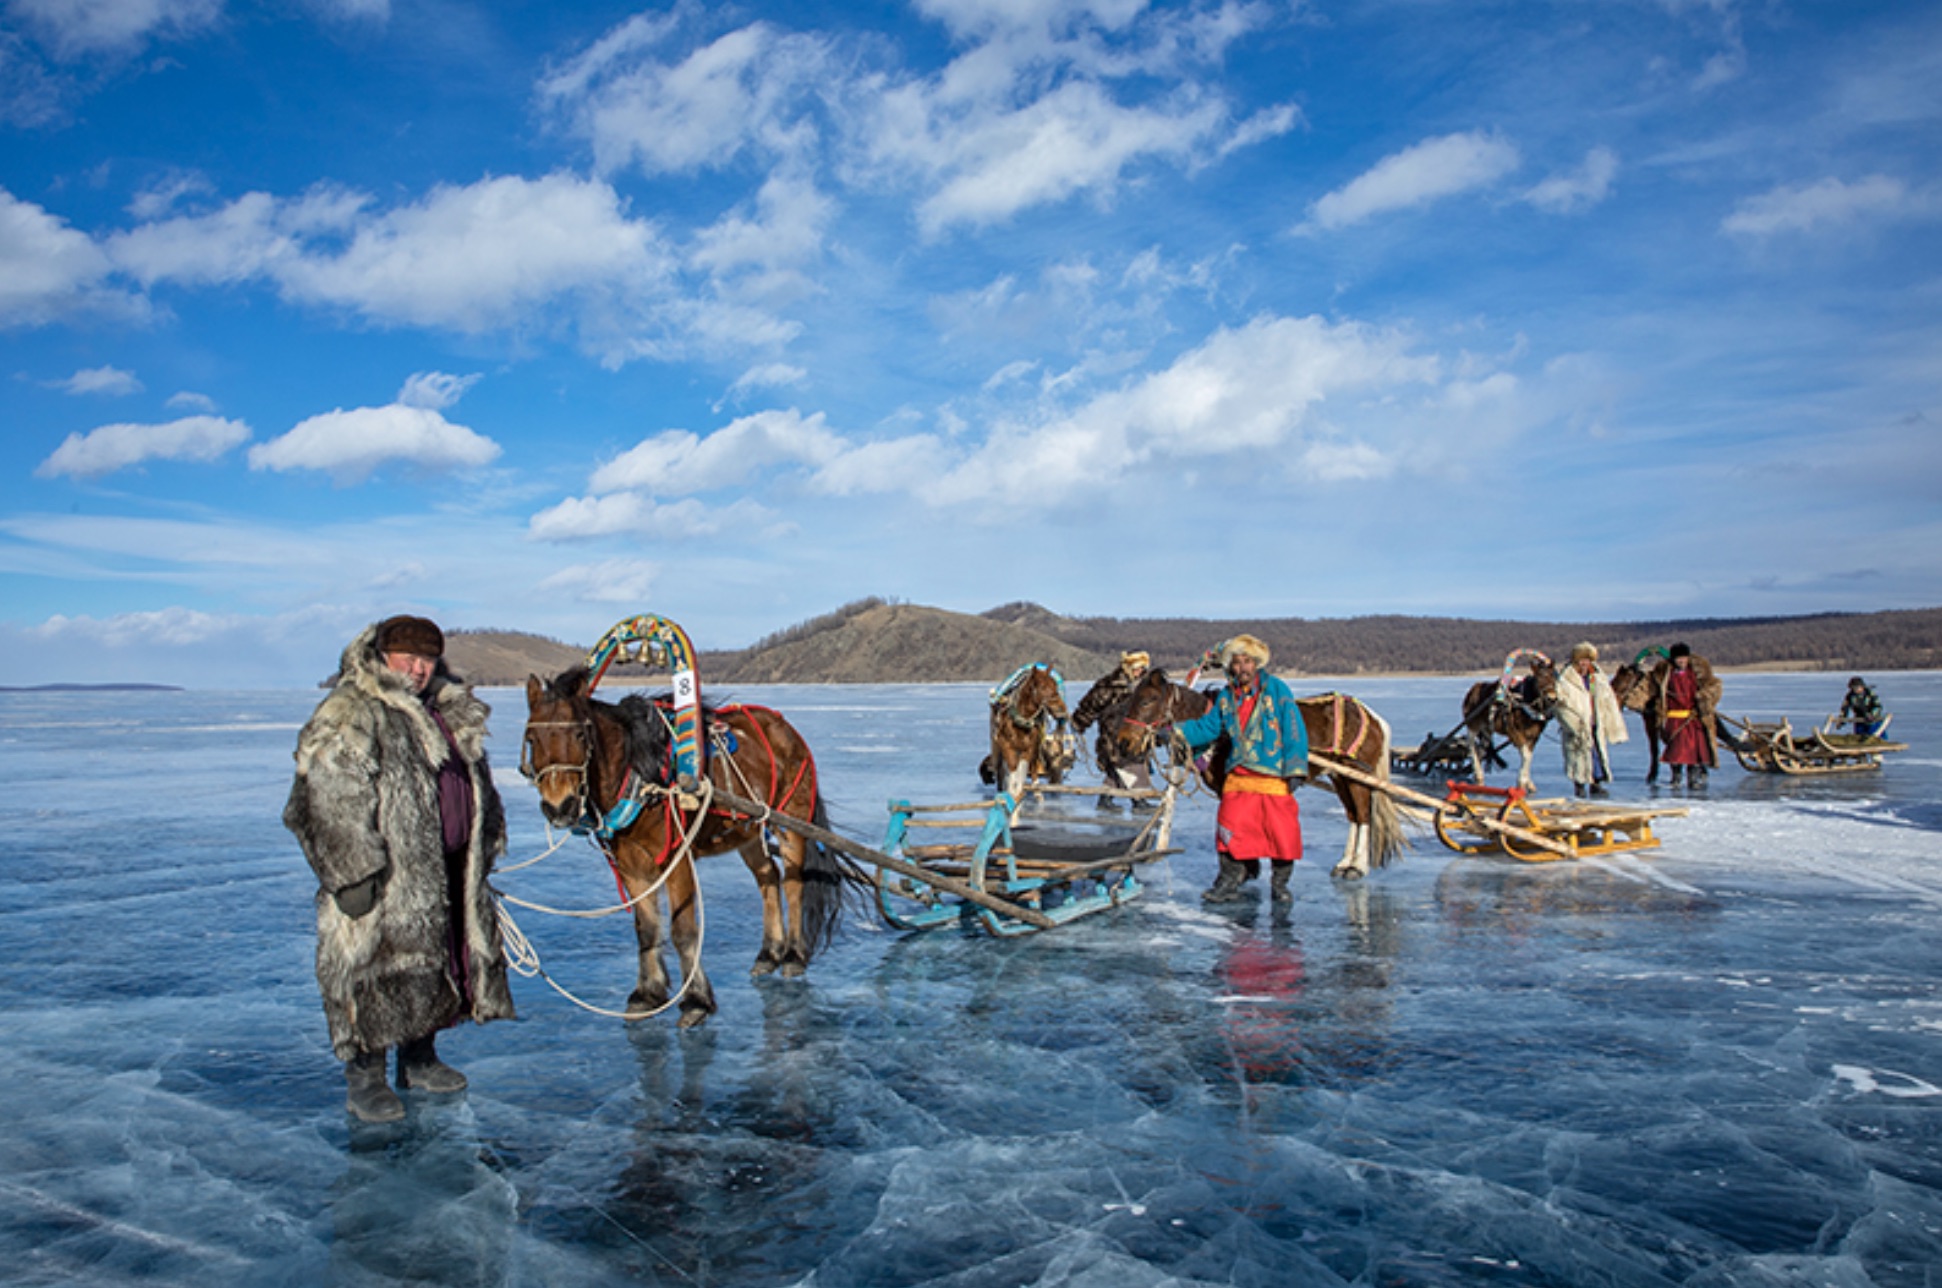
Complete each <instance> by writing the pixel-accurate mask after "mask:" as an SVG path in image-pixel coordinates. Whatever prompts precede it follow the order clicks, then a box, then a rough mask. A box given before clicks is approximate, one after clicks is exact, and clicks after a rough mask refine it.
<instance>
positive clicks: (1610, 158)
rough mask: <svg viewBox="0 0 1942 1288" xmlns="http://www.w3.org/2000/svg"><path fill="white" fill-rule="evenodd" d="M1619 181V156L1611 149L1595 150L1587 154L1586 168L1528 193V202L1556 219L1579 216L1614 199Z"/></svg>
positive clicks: (1541, 183) (1552, 180) (1552, 178)
mask: <svg viewBox="0 0 1942 1288" xmlns="http://www.w3.org/2000/svg"><path fill="white" fill-rule="evenodd" d="M1617 177H1618V154H1617V153H1615V152H1613V151H1612V150H1611V149H1610V148H1593V149H1592V150H1591V151H1589V152H1587V153H1585V161H1584V164H1583V165H1581V166H1579V167H1578V169H1577V170H1575V171H1573V172H1571V173H1568V174H1554V175H1552V176H1551V177H1550V178H1548V179H1545V180H1543V181H1542V182H1540V183H1538V184H1536V185H1534V186H1532V187H1530V188H1528V189H1526V190H1525V192H1524V200H1526V201H1528V202H1530V203H1531V204H1532V205H1533V206H1536V207H1537V208H1538V209H1539V210H1544V211H1549V212H1550V213H1552V214H1554V215H1565V214H1575V213H1576V212H1578V211H1580V210H1588V209H1590V208H1591V207H1593V206H1595V205H1597V204H1598V203H1599V202H1601V201H1603V200H1604V199H1605V198H1606V197H1608V196H1610V195H1611V191H1612V180H1613V179H1615V178H1617Z"/></svg>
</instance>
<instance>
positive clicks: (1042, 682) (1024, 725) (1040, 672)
mask: <svg viewBox="0 0 1942 1288" xmlns="http://www.w3.org/2000/svg"><path fill="white" fill-rule="evenodd" d="M1060 689H1061V686H1060V684H1059V677H1058V674H1057V673H1056V672H1055V671H1053V670H1052V668H1051V667H1049V666H1047V665H1045V664H1044V663H1042V662H1040V663H1034V664H1033V665H1031V666H1027V667H1020V668H1019V669H1018V671H1017V672H1015V673H1014V674H1013V675H1012V677H1011V679H1009V680H1007V681H1006V682H1005V683H1004V684H1003V685H1001V686H1000V687H999V688H998V690H997V691H996V692H995V693H993V694H992V697H991V753H990V754H989V755H988V756H986V757H985V759H984V761H983V762H982V763H980V764H979V766H978V776H979V777H980V778H982V779H983V780H984V781H985V782H987V783H991V784H993V785H994V786H996V787H997V788H998V789H999V790H1000V791H1003V792H1005V793H1007V794H1008V795H1010V796H1011V797H1012V799H1013V800H1016V799H1017V798H1018V795H1019V793H1020V792H1022V791H1024V790H1025V785H1026V784H1027V783H1028V782H1031V781H1032V780H1034V779H1038V780H1042V781H1044V782H1048V783H1053V784H1057V783H1059V782H1061V781H1062V780H1063V779H1064V777H1065V771H1066V770H1067V769H1069V768H1071V767H1072V758H1071V756H1070V755H1069V754H1067V752H1066V750H1065V746H1064V739H1063V738H1062V737H1061V733H1062V731H1063V730H1064V728H1065V722H1066V708H1065V694H1064V693H1062V692H1061V691H1060Z"/></svg>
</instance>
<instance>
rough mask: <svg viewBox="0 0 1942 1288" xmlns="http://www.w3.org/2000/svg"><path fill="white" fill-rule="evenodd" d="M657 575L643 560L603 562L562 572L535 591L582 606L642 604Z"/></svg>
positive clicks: (658, 569)
mask: <svg viewBox="0 0 1942 1288" xmlns="http://www.w3.org/2000/svg"><path fill="white" fill-rule="evenodd" d="M660 575H661V567H660V565H659V564H656V563H651V562H649V561H648V560H645V559H605V560H602V561H601V562H599V563H584V564H572V565H570V566H568V567H565V568H562V569H560V570H559V571H558V572H556V573H554V574H552V575H551V576H549V577H547V578H546V579H545V580H544V581H542V582H540V584H539V585H538V587H537V588H536V589H538V590H541V591H545V592H547V593H549V594H550V593H557V594H562V595H565V596H567V597H569V598H571V599H576V600H578V601H580V602H581V603H584V604H645V603H648V602H649V601H650V600H651V599H652V596H653V591H654V585H655V582H656V581H657V580H658V579H659V577H660Z"/></svg>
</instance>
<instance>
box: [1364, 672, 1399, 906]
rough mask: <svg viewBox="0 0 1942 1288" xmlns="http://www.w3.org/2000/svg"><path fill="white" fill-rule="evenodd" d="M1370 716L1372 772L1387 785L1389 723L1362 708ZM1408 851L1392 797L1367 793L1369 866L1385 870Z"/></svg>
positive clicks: (1373, 792) (1386, 793)
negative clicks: (1374, 733) (1374, 736)
mask: <svg viewBox="0 0 1942 1288" xmlns="http://www.w3.org/2000/svg"><path fill="white" fill-rule="evenodd" d="M1363 710H1364V711H1368V713H1369V716H1370V718H1371V719H1373V720H1374V721H1375V722H1376V730H1377V734H1378V736H1377V740H1376V763H1375V765H1374V767H1373V769H1372V771H1371V772H1373V773H1374V774H1375V776H1376V777H1377V778H1378V779H1380V780H1381V781H1383V782H1385V783H1387V782H1388V781H1389V722H1388V721H1387V720H1384V719H1383V718H1382V717H1381V716H1379V715H1377V714H1376V713H1375V712H1374V711H1369V708H1368V707H1366V706H1364V707H1363ZM1408 848H1409V836H1408V834H1407V833H1405V832H1404V831H1403V820H1402V815H1401V814H1400V813H1399V812H1398V811H1397V809H1396V802H1395V799H1394V798H1393V797H1391V796H1390V795H1389V793H1388V792H1385V791H1371V792H1370V793H1369V864H1370V866H1372V867H1377V868H1386V867H1388V866H1389V864H1390V862H1391V861H1392V860H1395V859H1399V858H1401V857H1402V853H1403V851H1404V850H1407V849H1408Z"/></svg>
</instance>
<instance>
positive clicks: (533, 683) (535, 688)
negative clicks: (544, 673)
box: [526, 674, 546, 707]
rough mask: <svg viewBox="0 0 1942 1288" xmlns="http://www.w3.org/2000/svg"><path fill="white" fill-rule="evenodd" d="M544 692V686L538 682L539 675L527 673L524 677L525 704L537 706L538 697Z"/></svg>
mask: <svg viewBox="0 0 1942 1288" xmlns="http://www.w3.org/2000/svg"><path fill="white" fill-rule="evenodd" d="M545 692H546V686H545V685H543V684H541V683H540V682H539V677H538V676H537V675H530V674H529V675H528V676H527V677H526V705H527V706H529V707H536V706H538V705H539V700H540V697H541V695H543V694H544V693H545Z"/></svg>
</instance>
